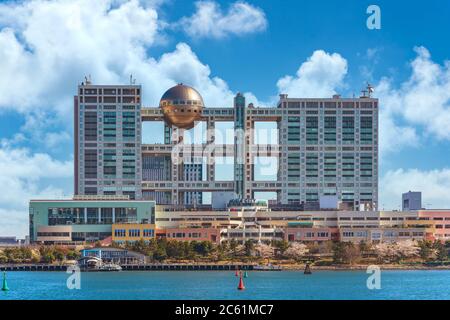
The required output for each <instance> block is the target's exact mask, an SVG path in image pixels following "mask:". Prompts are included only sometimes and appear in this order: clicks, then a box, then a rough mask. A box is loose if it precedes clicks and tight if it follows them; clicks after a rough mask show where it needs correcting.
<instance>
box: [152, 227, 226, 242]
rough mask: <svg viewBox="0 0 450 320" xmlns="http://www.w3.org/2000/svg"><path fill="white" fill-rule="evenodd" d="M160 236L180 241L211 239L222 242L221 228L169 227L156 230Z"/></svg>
mask: <svg viewBox="0 0 450 320" xmlns="http://www.w3.org/2000/svg"><path fill="white" fill-rule="evenodd" d="M156 234H157V237H158V238H166V239H169V240H170V239H172V240H178V241H211V242H214V243H219V242H220V229H219V228H185V227H181V228H168V229H160V230H158V231H157V232H156Z"/></svg>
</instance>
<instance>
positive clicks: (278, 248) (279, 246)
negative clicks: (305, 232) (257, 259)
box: [272, 240, 289, 256]
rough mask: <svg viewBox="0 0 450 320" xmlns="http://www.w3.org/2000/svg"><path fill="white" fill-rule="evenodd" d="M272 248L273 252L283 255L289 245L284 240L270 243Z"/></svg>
mask: <svg viewBox="0 0 450 320" xmlns="http://www.w3.org/2000/svg"><path fill="white" fill-rule="evenodd" d="M272 246H273V247H274V248H275V252H276V253H277V254H278V255H281V256H282V255H284V252H285V251H286V250H287V249H288V248H289V243H288V242H287V241H286V240H275V241H272Z"/></svg>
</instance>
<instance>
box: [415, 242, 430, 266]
mask: <svg viewBox="0 0 450 320" xmlns="http://www.w3.org/2000/svg"><path fill="white" fill-rule="evenodd" d="M418 245H419V248H420V251H419V255H420V258H421V259H422V260H425V261H426V260H429V259H430V257H431V254H432V252H433V251H432V246H433V244H432V242H431V241H428V240H422V241H419V242H418Z"/></svg>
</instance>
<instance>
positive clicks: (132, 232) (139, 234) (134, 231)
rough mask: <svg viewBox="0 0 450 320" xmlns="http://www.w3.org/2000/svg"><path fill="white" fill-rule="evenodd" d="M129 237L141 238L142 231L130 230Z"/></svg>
mask: <svg viewBox="0 0 450 320" xmlns="http://www.w3.org/2000/svg"><path fill="white" fill-rule="evenodd" d="M128 236H129V237H134V238H136V237H140V236H141V230H139V229H130V230H128Z"/></svg>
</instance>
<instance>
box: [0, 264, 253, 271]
mask: <svg viewBox="0 0 450 320" xmlns="http://www.w3.org/2000/svg"><path fill="white" fill-rule="evenodd" d="M68 267H69V265H51V264H33V265H0V271H66V270H67V268H68ZM121 267H122V270H123V271H234V270H236V269H239V270H254V265H252V264H159V263H155V264H124V265H121Z"/></svg>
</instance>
